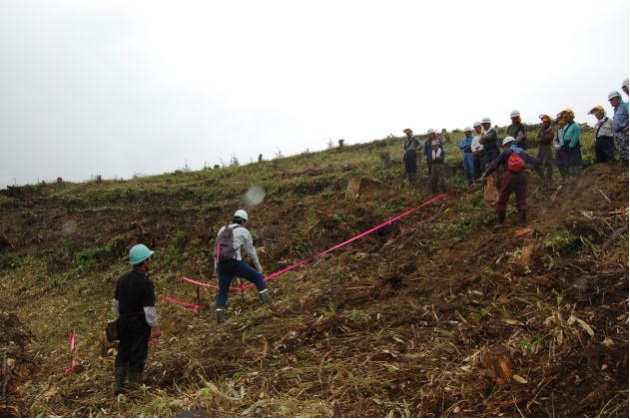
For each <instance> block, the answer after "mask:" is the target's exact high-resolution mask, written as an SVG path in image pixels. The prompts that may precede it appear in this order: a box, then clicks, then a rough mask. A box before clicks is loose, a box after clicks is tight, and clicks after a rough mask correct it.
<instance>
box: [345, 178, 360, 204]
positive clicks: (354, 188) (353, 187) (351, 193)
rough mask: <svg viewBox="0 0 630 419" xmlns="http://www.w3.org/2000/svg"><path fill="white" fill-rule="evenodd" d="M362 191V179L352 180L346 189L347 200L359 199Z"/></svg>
mask: <svg viewBox="0 0 630 419" xmlns="http://www.w3.org/2000/svg"><path fill="white" fill-rule="evenodd" d="M360 190H361V179H350V182H348V187H347V188H346V199H357V198H358V197H359V191H360Z"/></svg>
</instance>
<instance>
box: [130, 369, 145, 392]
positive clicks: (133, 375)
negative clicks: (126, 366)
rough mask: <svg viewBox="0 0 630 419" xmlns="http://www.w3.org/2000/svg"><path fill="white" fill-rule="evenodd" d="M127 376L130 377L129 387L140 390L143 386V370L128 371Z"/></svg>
mask: <svg viewBox="0 0 630 419" xmlns="http://www.w3.org/2000/svg"><path fill="white" fill-rule="evenodd" d="M127 378H129V389H130V390H139V389H140V386H142V372H135V371H128V372H127Z"/></svg>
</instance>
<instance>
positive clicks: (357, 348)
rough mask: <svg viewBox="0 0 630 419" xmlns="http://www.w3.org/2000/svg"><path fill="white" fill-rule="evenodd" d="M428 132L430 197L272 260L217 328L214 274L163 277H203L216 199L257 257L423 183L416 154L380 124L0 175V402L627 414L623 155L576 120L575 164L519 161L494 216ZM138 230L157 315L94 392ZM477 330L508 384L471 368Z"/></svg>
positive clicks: (321, 411)
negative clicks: (231, 152) (99, 168)
mask: <svg viewBox="0 0 630 419" xmlns="http://www.w3.org/2000/svg"><path fill="white" fill-rule="evenodd" d="M534 129H535V127H532V131H531V132H530V133H529V137H530V138H533V137H534V135H535V131H534ZM448 136H449V137H450V138H451V141H450V143H449V144H448V145H447V164H448V166H449V171H450V172H451V176H450V179H449V183H450V189H449V193H448V196H447V197H446V200H439V201H436V202H434V203H432V204H429V205H427V206H426V207H423V208H421V209H419V210H418V211H416V212H414V213H412V214H410V215H409V216H407V217H405V218H403V219H401V220H399V221H396V222H394V223H392V224H390V225H388V226H386V227H384V228H382V229H380V230H378V231H376V232H374V233H372V234H370V235H369V236H366V237H364V238H362V239H360V240H357V241H355V242H352V243H350V244H348V245H347V246H344V247H342V248H340V249H337V250H335V251H333V252H331V253H329V254H327V255H325V256H322V257H320V258H317V259H315V260H313V261H312V262H310V263H308V264H305V265H303V266H301V267H299V268H297V269H295V270H292V271H289V272H287V273H284V274H282V275H280V276H278V277H276V278H273V279H272V280H270V281H269V288H270V291H271V294H272V297H273V298H274V304H273V306H272V307H270V308H269V307H263V306H261V305H260V303H259V302H258V299H257V296H256V293H255V291H252V290H251V289H250V290H249V291H246V292H245V293H243V294H241V295H234V294H233V295H231V297H230V305H229V311H228V313H229V318H228V320H227V322H226V323H225V324H224V325H221V326H220V327H219V326H217V325H216V324H215V321H214V313H213V311H212V307H211V304H212V302H213V300H214V291H213V290H209V291H208V290H206V289H201V290H200V291H199V290H197V288H196V287H195V286H194V285H192V284H189V283H187V282H184V281H182V280H181V277H182V276H186V277H189V278H193V279H196V280H198V281H202V282H207V283H212V284H214V283H216V281H215V280H213V279H212V278H211V273H212V267H211V261H210V249H211V246H212V243H213V239H214V236H215V234H216V231H217V230H218V228H219V227H220V226H222V225H224V224H225V223H227V222H228V221H230V218H231V215H232V213H233V212H234V211H235V210H236V209H238V208H241V207H242V208H245V209H247V210H248V212H249V214H250V218H251V220H250V223H249V224H248V228H250V231H252V234H253V235H254V240H255V244H256V246H257V249H258V250H259V256H260V259H261V262H262V264H263V267H264V268H265V272H266V274H271V273H273V272H275V271H277V270H279V269H282V268H284V267H286V266H289V265H291V264H293V263H296V262H299V261H301V260H303V259H306V258H308V257H310V256H312V255H315V254H317V253H319V252H321V251H324V250H326V249H329V248H331V247H332V246H334V245H337V244H339V243H341V242H344V241H345V240H348V239H350V238H352V237H354V236H355V235H357V234H359V233H361V232H363V231H366V230H368V229H370V228H372V227H374V226H376V225H378V224H380V223H382V222H384V221H386V220H388V219H390V218H392V217H395V216H397V215H399V214H402V213H404V212H405V211H407V210H409V209H411V208H415V207H417V206H419V205H420V204H422V203H423V202H426V201H427V200H429V199H431V198H432V196H430V194H429V192H428V186H427V177H426V167H425V165H424V162H423V161H422V160H421V161H420V162H419V171H420V176H419V180H420V181H419V184H418V185H416V186H414V187H411V186H409V185H408V184H407V183H406V181H405V179H404V178H405V177H404V169H403V167H402V164H401V158H402V139H401V138H387V139H383V140H377V141H373V142H371V143H366V144H358V145H349V146H344V147H335V148H330V149H328V150H325V151H322V152H317V153H304V154H300V155H297V156H292V157H286V158H277V159H274V160H270V161H263V162H260V163H253V164H248V165H245V166H233V167H225V168H220V169H207V170H202V171H184V172H180V171H178V172H176V173H171V174H164V175H160V176H151V177H144V178H135V179H132V180H125V181H119V180H116V181H113V180H103V181H90V182H85V183H76V184H75V183H54V184H37V185H28V186H22V187H9V188H7V189H4V190H2V191H0V207H1V210H2V217H1V218H0V275H1V278H0V296H1V297H2V298H1V299H0V329H2V331H3V333H2V337H0V365H2V369H0V373H1V375H0V383H6V384H5V386H4V387H3V388H2V390H3V392H2V394H1V395H0V397H1V398H0V416H2V415H4V416H10V415H14V416H15V415H17V414H20V415H22V416H65V417H88V416H99V417H119V416H124V417H134V416H162V417H169V416H171V417H172V416H174V415H176V414H178V413H180V412H183V411H187V410H200V411H204V412H206V414H208V415H211V416H223V417H226V416H228V417H230V416H246V417H250V416H251V417H264V416H275V417H302V416H311V417H318V416H325V417H332V416H335V417H345V416H355V417H356V416H367V417H383V416H404V417H411V416H424V417H460V416H475V417H481V416H484V417H485V416H510V417H515V416H529V417H539V416H550V417H551V416H565V417H566V416H580V417H593V416H604V417H627V416H628V169H627V168H624V167H622V166H621V165H619V164H610V165H601V164H600V165H593V164H592V162H593V160H594V158H593V152H592V150H591V148H592V144H593V133H592V132H591V131H586V132H585V133H584V134H583V147H584V148H583V150H584V152H585V153H586V157H585V161H586V162H587V163H586V164H587V167H586V169H585V171H584V174H583V175H582V176H581V177H579V178H576V179H567V180H561V179H559V178H558V179H556V180H555V181H554V183H553V184H552V185H551V186H549V187H543V186H542V185H540V182H539V179H538V177H537V176H536V175H535V174H533V175H532V176H531V180H530V187H529V199H528V203H529V204H530V211H529V227H530V228H529V229H519V228H518V227H516V222H517V218H518V217H517V215H516V214H515V213H510V214H508V220H507V222H506V224H507V226H508V227H506V228H504V229H502V230H499V231H493V230H492V229H491V227H492V225H493V222H494V206H493V205H492V203H488V202H485V201H484V199H483V193H482V191H481V185H479V184H476V185H474V186H468V185H466V184H465V181H464V177H463V175H462V174H461V169H460V165H461V152H460V151H459V150H458V149H457V144H458V143H459V140H460V139H461V138H462V137H463V136H462V134H461V132H451V133H448ZM529 151H530V152H532V153H535V152H536V151H535V149H534V150H529ZM383 153H389V154H390V156H391V159H392V160H393V164H392V166H391V167H384V166H383V165H382V162H381V155H382V154H383ZM556 175H557V174H556ZM350 184H351V185H352V186H353V187H355V189H354V191H355V192H356V193H347V190H348V186H349V185H350ZM253 186H257V187H260V188H262V189H263V190H264V192H265V198H264V200H263V201H262V202H261V203H259V204H257V205H249V204H248V201H247V200H246V199H245V197H246V193H247V191H248V190H249V189H250V188H251V187H253ZM513 199H514V198H512V201H511V202H510V206H509V207H508V209H509V210H510V211H511V210H513V207H512V206H511V204H512V203H513ZM138 242H142V243H145V244H147V245H148V246H149V247H150V248H152V249H153V250H155V251H156V257H155V259H154V265H153V271H152V277H153V279H154V281H155V282H156V291H157V297H158V314H159V316H160V323H161V327H162V330H163V336H162V337H160V338H159V339H158V340H157V341H156V342H154V343H153V344H152V346H151V348H150V353H149V358H148V363H147V369H146V371H145V381H146V388H144V389H143V390H142V391H139V392H137V393H135V394H130V395H128V396H120V397H118V398H115V397H114V396H113V392H112V380H113V362H114V356H115V347H112V346H111V345H108V344H107V343H106V342H105V340H104V332H103V330H104V326H105V322H106V321H107V319H108V318H109V316H110V300H111V298H112V295H113V289H114V285H115V282H116V280H117V279H118V277H119V276H120V275H122V274H123V273H124V272H126V270H128V269H129V266H128V265H127V264H126V256H127V252H128V250H129V248H130V247H131V246H132V245H133V244H136V243H138ZM198 291H199V294H198ZM166 296H168V297H172V298H175V299H178V300H181V301H187V302H193V303H196V302H198V301H199V303H200V305H201V309H200V310H199V311H198V312H197V313H193V311H192V310H191V309H188V308H184V307H181V306H178V305H176V304H173V303H170V302H168V301H165V300H164V297H166ZM198 298H199V300H198ZM71 332H74V333H75V334H76V342H77V352H76V361H77V366H76V368H75V370H74V371H73V372H71V373H69V374H64V370H65V369H66V368H67V367H68V366H69V364H70V352H69V343H68V334H69V333H71ZM496 345H501V346H502V347H503V348H505V349H506V351H507V352H506V353H505V354H504V359H508V358H509V369H510V370H511V371H512V373H513V374H514V377H513V379H512V380H510V381H509V382H507V383H499V382H498V381H499V380H496V379H494V378H493V377H492V376H491V374H489V369H488V366H489V365H492V354H493V353H494V351H495V349H496V348H497V346H496ZM0 387H2V386H0Z"/></svg>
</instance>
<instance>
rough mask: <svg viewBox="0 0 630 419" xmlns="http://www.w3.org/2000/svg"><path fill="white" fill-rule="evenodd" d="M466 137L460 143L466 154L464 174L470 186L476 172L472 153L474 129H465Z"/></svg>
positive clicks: (460, 147)
mask: <svg viewBox="0 0 630 419" xmlns="http://www.w3.org/2000/svg"><path fill="white" fill-rule="evenodd" d="M464 135H465V136H466V137H465V138H464V139H463V140H461V141H460V142H459V149H460V150H462V151H463V152H464V174H465V175H466V180H467V181H468V184H469V185H472V183H473V174H474V172H475V168H474V164H473V152H472V148H471V146H472V141H473V137H472V129H470V127H466V128H464Z"/></svg>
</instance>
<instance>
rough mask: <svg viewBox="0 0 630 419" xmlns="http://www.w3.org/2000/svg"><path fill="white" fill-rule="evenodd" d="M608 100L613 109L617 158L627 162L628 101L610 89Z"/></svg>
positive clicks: (624, 162)
mask: <svg viewBox="0 0 630 419" xmlns="http://www.w3.org/2000/svg"><path fill="white" fill-rule="evenodd" d="M608 101H609V102H610V104H611V106H612V107H613V108H614V109H615V113H614V115H613V130H614V131H615V142H616V143H617V148H618V149H619V160H621V163H623V164H625V165H627V164H628V103H627V102H624V101H622V100H621V93H619V92H617V91H616V90H615V91H612V92H610V93H609V94H608Z"/></svg>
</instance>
